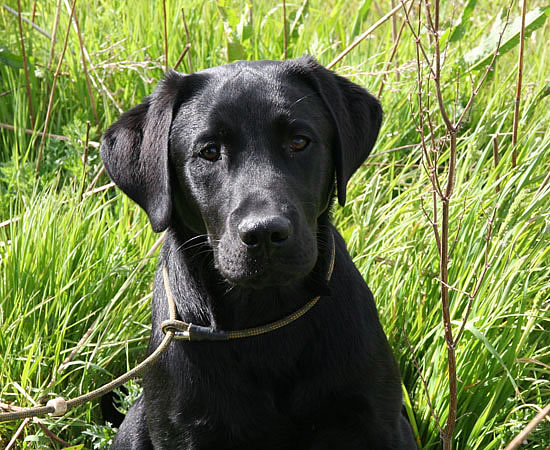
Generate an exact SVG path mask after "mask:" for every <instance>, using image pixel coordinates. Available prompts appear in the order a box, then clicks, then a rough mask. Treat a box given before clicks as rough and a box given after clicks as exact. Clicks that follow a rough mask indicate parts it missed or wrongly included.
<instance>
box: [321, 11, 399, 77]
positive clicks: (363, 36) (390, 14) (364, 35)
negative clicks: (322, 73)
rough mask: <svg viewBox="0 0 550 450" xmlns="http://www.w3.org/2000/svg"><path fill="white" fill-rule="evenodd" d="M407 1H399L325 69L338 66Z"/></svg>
mask: <svg viewBox="0 0 550 450" xmlns="http://www.w3.org/2000/svg"><path fill="white" fill-rule="evenodd" d="M408 1H409V0H401V2H400V4H399V5H397V6H396V7H395V8H393V9H392V10H391V11H390V12H389V13H387V14H386V15H385V16H384V17H382V18H381V19H380V20H378V21H377V22H376V23H375V24H374V25H372V26H371V27H370V28H369V29H368V30H366V31H365V32H364V33H362V34H361V35H360V36H359V37H357V38H356V39H355V40H354V41H353V42H352V43H351V44H350V45H349V46H348V47H347V48H346V49H345V50H344V51H343V52H342V53H340V54H339V55H338V56H337V57H336V58H334V59H333V60H332V61H331V62H330V64H329V65H328V66H327V69H332V68H333V67H334V66H335V65H336V64H338V63H339V62H340V61H341V60H342V59H344V57H345V56H346V55H347V54H348V53H349V52H351V51H352V50H353V49H354V48H355V47H357V46H358V45H359V44H360V43H361V42H362V41H363V40H365V38H366V37H367V36H369V35H370V34H371V33H373V32H374V31H375V30H376V29H377V28H378V27H380V26H381V25H382V24H384V23H385V22H386V21H387V20H388V19H389V18H391V17H392V16H393V15H394V14H395V13H396V12H397V11H399V10H400V9H401V8H404V6H405V4H406V3H407V2H408Z"/></svg>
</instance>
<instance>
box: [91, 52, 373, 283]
mask: <svg viewBox="0 0 550 450" xmlns="http://www.w3.org/2000/svg"><path fill="white" fill-rule="evenodd" d="M381 120H382V110H381V107H380V104H379V103H378V101H377V100H376V99H375V98H374V97H373V96H371V95H370V94H369V93H368V92H367V91H366V90H364V89H362V88H361V87H359V86H357V85H355V84H353V83H351V82H350V81H348V80H346V79H345V78H342V77H340V76H338V75H336V74H334V73H333V72H331V71H329V70H327V69H325V68H324V67H322V66H320V65H319V64H317V63H316V62H315V61H314V60H313V59H311V58H300V59H297V60H290V61H284V62H278V61H259V62H237V63H233V64H229V65H227V66H220V67H214V68H212V69H207V70H204V71H201V72H197V73H194V74H191V75H181V74H178V73H176V72H170V73H168V74H167V76H166V77H165V79H164V80H163V81H162V82H161V83H160V84H159V86H158V87H157V89H156V90H155V92H154V93H153V94H152V95H151V96H150V97H148V98H147V99H146V100H145V102H144V103H143V104H141V105H139V106H137V107H135V108H133V109H131V110H130V111H128V112H126V113H125V114H123V115H122V116H121V118H120V119H119V120H118V122H116V123H115V124H114V125H113V126H111V128H110V129H109V130H108V131H107V132H106V133H105V136H104V138H103V143H102V145H101V157H102V159H103V162H104V164H105V167H106V169H107V172H108V173H109V175H110V176H111V178H112V179H113V181H114V182H115V183H116V184H117V185H118V186H119V187H120V188H121V189H122V190H123V191H124V192H125V193H126V194H127V195H128V196H129V197H130V198H132V199H133V200H134V201H136V202H137V203H138V204H139V205H140V206H141V207H142V208H143V209H144V210H145V211H146V212H147V214H148V216H149V219H150V221H151V225H152V227H153V229H154V230H155V231H162V230H164V229H166V228H167V227H169V226H171V225H173V224H175V223H176V222H177V223H179V224H183V226H185V227H186V229H188V230H191V231H192V232H194V233H195V234H206V235H207V236H208V242H209V244H210V246H211V247H212V249H213V252H214V260H215V265H216V267H217V269H218V270H219V271H220V273H221V274H222V276H223V277H224V278H226V279H227V280H228V281H229V282H231V283H233V284H237V285H242V286H248V287H253V288H260V287H265V286H269V285H281V284H287V283H289V282H292V281H293V280H295V279H297V278H301V277H304V276H306V275H307V274H308V273H309V272H310V271H311V270H312V268H313V267H314V265H315V263H316V260H317V252H318V249H317V233H318V229H317V226H318V219H319V217H320V216H321V215H323V214H324V213H326V211H327V209H328V208H329V206H330V201H331V198H332V197H333V192H334V185H335V183H334V180H335V178H336V186H337V192H338V200H339V202H340V203H341V204H342V205H343V204H344V202H345V198H346V184H347V182H348V180H349V178H350V177H351V175H352V174H353V172H354V171H355V170H356V169H357V168H358V167H359V166H360V165H361V163H362V162H363V161H364V160H365V158H366V157H367V156H368V154H369V152H370V151H371V149H372V147H373V146H374V143H375V141H376V138H377V136H378V131H379V129H380V124H381ZM335 174H336V177H335Z"/></svg>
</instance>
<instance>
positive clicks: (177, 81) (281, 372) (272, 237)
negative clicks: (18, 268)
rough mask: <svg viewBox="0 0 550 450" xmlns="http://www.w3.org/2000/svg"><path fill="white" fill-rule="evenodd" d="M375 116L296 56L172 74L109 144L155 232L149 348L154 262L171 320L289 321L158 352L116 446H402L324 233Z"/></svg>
mask: <svg viewBox="0 0 550 450" xmlns="http://www.w3.org/2000/svg"><path fill="white" fill-rule="evenodd" d="M381 120H382V109H381V107H380V104H379V103H378V101H377V100H376V99H375V98H374V97H373V96H372V95H370V94H369V93H368V92H367V91H366V90H364V89H363V88H361V87H359V86H357V85H356V84H354V83H351V82H350V81H348V80H347V79H345V78H343V77H340V76H338V75H336V74H334V73H333V72H331V71H329V70H327V69H325V68H324V67H322V66H320V65H319V64H317V63H316V62H315V61H314V60H313V59H312V58H309V57H304V58H300V59H296V60H289V61H284V62H279V61H258V62H236V63H233V64H229V65H226V66H221V67H214V68H211V69H207V70H203V71H200V72H197V73H193V74H190V75H182V74H179V73H176V72H170V73H168V74H167V75H166V77H165V78H164V80H163V81H162V82H161V83H160V84H159V85H158V87H157V88H156V90H155V92H154V93H153V94H152V95H151V96H149V97H148V98H146V99H145V101H144V103H142V104H141V105H139V106H136V107H135V108H133V109H131V110H130V111H128V112H126V113H125V114H123V115H122V116H121V117H120V119H119V120H118V121H117V122H116V123H115V124H114V125H112V126H111V128H110V129H109V130H108V131H107V132H106V133H105V136H104V138H103V143H102V146H101V157H102V159H103V162H104V164H105V167H106V169H107V172H108V173H109V175H110V176H111V178H112V179H113V181H114V182H115V183H116V184H117V185H118V186H119V187H120V188H121V189H122V190H123V191H124V192H125V193H126V194H127V195H128V196H129V197H130V198H132V199H133V200H134V201H136V202H137V203H138V204H139V205H140V206H141V207H142V208H143V209H144V210H145V211H146V212H147V214H148V216H149V219H150V222H151V225H152V227H153V230H155V231H157V232H160V231H163V230H166V240H165V243H164V246H163V248H162V253H161V256H160V262H159V269H158V271H157V277H156V282H155V288H154V296H153V308H152V311H153V318H152V320H153V324H152V330H151V338H150V344H149V352H151V351H153V350H154V349H155V348H156V347H157V346H158V345H159V343H160V342H161V340H162V339H163V336H164V335H163V332H162V331H161V323H162V322H163V321H164V320H166V319H168V317H169V308H168V304H167V298H166V286H165V284H164V282H163V277H162V268H163V267H165V268H166V271H167V273H168V280H169V282H168V287H169V289H170V290H171V291H172V292H173V296H174V298H175V303H176V306H177V314H178V316H179V317H178V318H179V319H181V320H184V321H186V322H190V323H193V324H196V325H199V326H202V327H203V328H201V330H202V331H203V332H204V335H205V336H206V337H208V336H210V337H212V336H213V338H214V339H215V338H216V336H217V337H219V336H227V335H228V333H229V334H230V333H231V331H235V330H242V329H248V328H251V327H252V328H253V327H261V326H263V325H266V324H267V325H268V327H267V328H268V331H269V329H270V328H269V324H271V323H272V322H277V321H278V320H281V319H283V320H284V321H285V323H286V322H288V323H286V325H285V326H283V327H281V328H279V329H277V330H273V331H269V332H265V333H264V334H261V335H258V336H252V337H245V338H241V339H227V340H215V341H208V340H205V341H199V342H193V341H191V342H187V341H181V340H180V341H175V342H172V344H171V345H170V347H169V349H168V351H167V353H165V354H164V355H163V356H162V357H161V359H160V360H159V362H158V363H156V364H155V365H154V367H152V368H151V369H150V370H148V371H147V372H146V373H144V375H143V394H142V395H141V396H140V397H139V398H138V400H137V401H136V402H135V404H134V405H133V406H132V408H131V409H130V411H129V412H128V414H127V416H126V418H125V419H124V422H123V423H122V425H121V427H120V429H119V431H118V434H117V436H116V438H115V441H114V443H113V447H112V448H115V449H146V448H147V449H148V448H155V449H171V450H172V449H188V450H199V449H200V450H206V449H217V450H224V449H226V450H229V449H234V450H237V449H239V450H243V449H254V450H256V449H258V450H259V449H263V450H267V449H300V450H302V449H315V450H317V449H343V450H347V449H350V450H351V449H400V450H403V449H415V448H416V444H415V441H414V438H413V434H412V431H411V428H410V425H409V423H408V421H407V419H406V417H405V415H404V414H403V412H402V398H401V381H400V374H399V369H398V367H397V364H396V362H395V360H394V358H393V356H392V352H391V349H390V347H389V345H388V342H387V340H386V336H385V335H384V332H383V330H382V327H381V325H380V322H379V320H378V316H377V312H376V308H375V305H374V301H373V298H372V294H371V292H370V290H369V288H368V287H367V285H366V284H365V282H364V281H363V278H362V277H361V275H360V274H359V272H358V271H357V269H356V268H355V266H354V264H353V262H352V260H351V258H350V256H349V254H348V252H347V250H346V246H345V243H344V241H343V239H342V238H341V236H340V235H339V234H338V232H337V231H336V229H335V228H334V226H333V225H332V224H331V222H330V207H331V204H332V202H333V199H334V198H335V197H336V196H337V198H338V201H339V202H340V204H344V202H345V198H346V183H347V181H348V179H349V178H350V176H351V175H352V174H353V172H354V171H355V170H356V169H357V168H358V167H359V166H360V165H361V164H362V163H363V161H364V160H365V158H366V157H367V155H368V154H369V152H370V150H371V149H372V147H373V145H374V143H375V140H376V138H377V136H378V131H379V128H380V124H381ZM317 297H319V300H318V302H317V303H316V304H315V305H314V306H312V305H311V303H310V302H311V300H312V299H316V298H317ZM304 305H309V306H308V307H311V309H310V310H309V311H307V312H304V311H305V309H304ZM294 313H296V315H299V314H302V313H303V316H302V317H300V318H296V315H294ZM284 318H287V320H285V319H284ZM199 328H200V327H199ZM205 330H206V331H205ZM265 330H266V329H265V328H264V331H265Z"/></svg>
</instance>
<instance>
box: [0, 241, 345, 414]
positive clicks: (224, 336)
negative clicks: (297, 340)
mask: <svg viewBox="0 0 550 450" xmlns="http://www.w3.org/2000/svg"><path fill="white" fill-rule="evenodd" d="M330 237H331V256H330V264H329V270H328V276H327V281H329V280H330V278H331V276H332V272H333V270H334V260H335V253H336V250H335V243H334V236H333V234H332V233H330ZM162 276H163V281H164V289H165V290H166V297H167V300H168V308H169V316H170V319H169V320H165V321H164V322H162V324H161V329H162V331H163V332H164V333H165V336H164V339H163V340H162V342H161V343H160V345H159V346H158V347H157V348H156V349H155V351H154V352H153V353H151V354H150V355H149V356H148V357H147V358H146V359H145V360H143V361H142V362H141V363H140V364H138V365H137V366H136V367H134V368H133V369H132V370H130V371H128V372H126V373H125V374H124V375H121V376H120V377H118V378H116V379H114V380H113V381H111V382H110V383H107V384H105V385H103V386H101V387H99V388H97V389H95V390H94V391H92V392H89V393H87V394H83V395H80V396H79V397H75V398H73V399H70V400H65V399H64V398H63V397H57V398H54V399H51V400H49V401H48V402H47V403H46V405H45V406H35V407H32V408H20V407H17V406H11V405H9V407H11V408H14V409H16V411H8V412H3V413H0V422H8V421H11V420H19V419H25V418H27V417H40V416H45V415H46V414H51V415H52V416H63V415H64V414H65V413H66V412H67V411H70V410H71V409H73V408H75V407H77V406H80V405H82V404H84V403H87V402H89V401H92V400H95V399H97V398H99V397H101V396H103V395H105V394H106V393H108V392H111V391H112V390H114V389H116V388H118V387H120V386H122V385H123V384H124V383H126V382H127V381H129V380H130V379H132V378H134V377H135V376H136V375H138V374H139V373H140V372H142V371H144V370H145V369H147V368H148V367H150V366H152V365H153V364H154V363H155V362H156V361H157V360H158V359H159V357H160V356H161V355H162V354H163V353H164V352H165V351H166V350H167V349H168V346H169V345H170V342H172V340H173V339H177V340H187V341H201V340H210V341H220V340H224V341H227V340H230V339H241V338H246V337H252V336H259V335H261V334H265V333H269V332H271V331H274V330H277V329H279V328H282V327H284V326H286V325H288V324H289V323H292V322H294V321H295V320H297V319H299V318H300V317H302V316H303V315H304V314H305V313H307V312H308V311H309V310H310V309H311V308H313V306H315V304H316V303H317V302H318V301H319V298H320V297H319V296H318V297H315V298H314V299H313V300H311V301H309V302H308V303H306V304H305V305H304V306H302V307H301V308H300V309H298V310H297V311H295V312H293V313H292V314H290V315H288V316H286V317H284V318H283V319H280V320H277V321H275V322H271V323H269V324H267V325H262V326H259V327H255V328H247V329H244V330H234V331H222V330H214V329H213V328H210V327H203V326H200V325H194V324H192V323H187V322H183V321H181V320H177V310H176V302H175V301H174V297H173V296H172V290H171V289H170V283H169V280H168V271H167V269H166V266H163V268H162Z"/></svg>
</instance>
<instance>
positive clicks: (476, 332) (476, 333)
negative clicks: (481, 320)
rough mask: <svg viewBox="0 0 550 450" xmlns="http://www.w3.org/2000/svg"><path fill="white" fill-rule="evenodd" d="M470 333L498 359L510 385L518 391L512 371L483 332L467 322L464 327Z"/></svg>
mask: <svg viewBox="0 0 550 450" xmlns="http://www.w3.org/2000/svg"><path fill="white" fill-rule="evenodd" d="M465 328H466V329H467V330H468V331H469V332H470V333H472V334H473V335H474V336H475V337H476V338H478V339H479V340H480V341H481V342H483V344H484V345H485V347H487V350H489V353H491V354H492V355H493V356H494V357H495V358H496V359H497V361H498V363H499V364H500V365H501V366H502V368H503V369H504V371H505V372H506V375H508V378H509V379H510V382H511V383H512V386H514V389H515V390H516V392H519V389H518V385H517V384H516V381H515V380H514V377H513V376H512V373H511V372H510V370H509V369H508V366H507V365H506V363H505V362H504V361H503V360H502V358H501V357H500V355H499V354H498V352H497V351H496V350H495V348H494V347H493V346H492V345H491V343H490V342H489V340H488V339H487V338H486V337H485V335H484V334H483V333H481V332H480V331H479V330H478V329H477V328H476V327H475V326H473V325H472V324H467V325H466V327H465Z"/></svg>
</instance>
